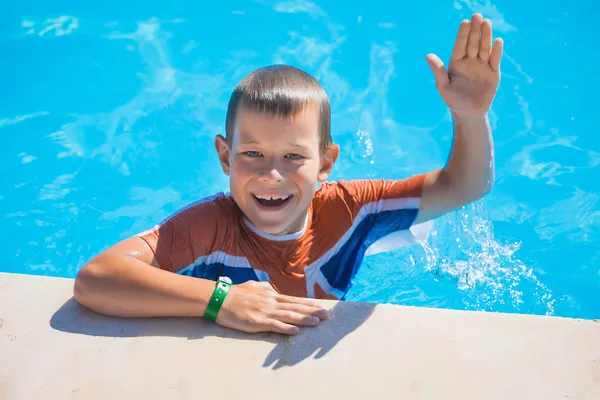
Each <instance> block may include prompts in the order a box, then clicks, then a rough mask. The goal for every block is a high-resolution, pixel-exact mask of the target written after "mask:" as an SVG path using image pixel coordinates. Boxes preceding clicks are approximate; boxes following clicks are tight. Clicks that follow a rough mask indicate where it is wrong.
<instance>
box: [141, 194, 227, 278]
mask: <svg viewBox="0 0 600 400" xmlns="http://www.w3.org/2000/svg"><path fill="white" fill-rule="evenodd" d="M226 208H227V203H226V202H224V201H223V200H222V199H219V198H211V199H210V200H209V199H206V200H201V201H199V202H197V203H194V204H192V205H190V206H188V207H185V208H183V209H181V210H179V211H178V212H176V213H175V214H173V215H172V216H170V217H169V218H167V219H166V220H165V221H163V222H162V223H160V224H159V225H157V226H156V227H154V228H153V229H151V230H149V231H146V232H143V233H141V234H139V235H138V236H139V237H141V238H142V239H143V240H145V241H146V243H148V245H149V246H150V248H151V249H152V251H153V252H154V254H155V256H156V259H157V261H158V264H159V266H160V268H161V269H164V270H167V271H172V272H178V271H180V270H181V269H183V268H185V267H188V266H190V265H192V264H194V262H195V261H196V260H197V259H198V258H200V257H202V256H208V255H209V254H211V253H212V252H214V251H216V250H217V249H220V247H221V246H222V244H223V243H224V238H226V237H227V235H228V231H230V230H231V229H230V226H231V221H229V217H228V212H227V210H226ZM229 214H231V213H229Z"/></svg>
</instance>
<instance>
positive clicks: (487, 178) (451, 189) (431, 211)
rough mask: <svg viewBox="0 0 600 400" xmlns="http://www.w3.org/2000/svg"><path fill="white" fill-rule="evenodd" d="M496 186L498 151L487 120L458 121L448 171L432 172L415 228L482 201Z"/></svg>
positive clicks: (464, 119)
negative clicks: (495, 171) (495, 165)
mask: <svg viewBox="0 0 600 400" xmlns="http://www.w3.org/2000/svg"><path fill="white" fill-rule="evenodd" d="M493 182H494V149H493V141H492V133H491V129H490V125H489V120H488V118H487V116H485V117H479V118H461V117H457V116H455V118H454V141H453V143H452V150H451V152H450V156H449V158H448V162H447V163H446V166H445V167H444V168H440V169H438V170H435V171H432V172H429V173H428V174H427V175H426V177H425V182H424V184H423V194H422V196H421V202H420V205H419V213H418V215H417V219H416V220H415V224H418V223H420V222H424V221H427V220H430V219H433V218H436V217H439V216H441V215H443V214H446V213H448V212H450V211H452V210H455V209H457V208H460V207H462V206H464V205H465V204H468V203H471V202H473V201H476V200H479V199H480V198H482V197H483V196H485V195H486V194H487V192H488V191H489V190H490V189H491V188H492V185H493Z"/></svg>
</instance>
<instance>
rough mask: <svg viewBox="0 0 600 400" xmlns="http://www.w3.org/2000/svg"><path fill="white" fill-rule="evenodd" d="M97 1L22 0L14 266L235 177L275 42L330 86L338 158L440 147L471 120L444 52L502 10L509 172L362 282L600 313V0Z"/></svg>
mask: <svg viewBox="0 0 600 400" xmlns="http://www.w3.org/2000/svg"><path fill="white" fill-rule="evenodd" d="M86 3H87V2H75V1H72V0H71V1H53V2H42V1H14V0H9V1H7V2H6V1H5V2H3V5H2V7H1V9H2V12H0V22H1V24H0V49H1V51H2V57H0V88H1V91H0V93H1V101H0V149H1V150H0V151H1V155H2V157H1V158H0V168H1V169H2V179H1V180H0V237H1V238H2V239H1V242H0V243H1V244H0V256H1V257H0V260H2V263H1V264H0V271H4V272H18V273H26V274H36V275H50V276H61V277H74V276H75V274H76V273H77V271H78V269H79V268H80V267H81V266H82V265H83V263H84V262H85V261H86V260H88V259H89V258H90V257H92V256H93V255H94V254H97V253H98V252H100V251H101V250H103V249H105V248H107V247H108V246H110V245H111V244H113V243H115V242H116V241H118V240H121V239H123V238H125V237H127V236H129V235H131V234H133V233H136V232H139V231H142V230H145V229H147V228H149V227H151V226H152V225H153V224H155V223H156V222H158V221H160V220H162V219H163V218H164V217H165V216H167V215H169V214H170V213H172V212H174V211H175V210H177V209H178V208H180V207H182V206H185V205H186V204H188V203H190V202H193V201H195V200H196V199H198V198H200V197H204V196H206V195H209V194H211V193H213V192H215V191H221V190H228V184H227V180H226V177H225V176H224V175H222V173H221V172H220V170H219V168H218V165H217V158H216V155H215V153H214V150H213V147H212V140H213V137H214V135H215V134H217V133H222V132H223V131H224V121H225V110H226V105H227V101H228V98H229V95H230V93H231V90H232V89H233V88H234V86H235V85H236V83H237V82H238V81H239V80H240V79H241V78H242V77H243V76H244V75H245V74H247V73H248V72H250V71H251V70H253V69H255V68H257V67H260V66H263V65H266V64H272V63H288V64H292V65H295V66H298V67H301V68H303V69H305V70H307V71H308V72H310V73H311V74H313V75H314V76H315V77H317V78H318V79H319V80H320V81H321V82H322V84H323V86H324V87H325V88H326V90H327V91H328V93H329V94H330V97H331V101H332V106H333V124H332V129H333V135H334V140H336V141H337V142H338V143H339V144H340V146H341V149H342V156H341V160H340V162H339V163H338V165H337V166H336V169H335V172H334V175H333V177H332V179H339V178H342V177H343V178H346V179H351V178H359V177H367V178H377V177H389V178H403V177H406V176H408V175H410V174H412V173H418V172H423V171H426V170H429V169H432V168H437V167H440V166H441V165H443V163H444V162H445V160H446V157H447V154H448V151H449V149H450V143H451V139H452V127H451V123H450V118H449V115H448V112H447V110H446V109H445V108H444V105H443V103H442V101H441V100H440V98H439V96H438V94H437V92H436V91H435V88H434V85H433V77H432V75H431V72H430V70H429V68H428V66H427V63H426V61H425V55H426V54H427V53H429V52H435V53H437V54H439V55H440V56H441V57H442V59H444V60H447V59H448V56H449V53H450V51H451V48H452V44H453V40H454V37H455V33H456V28H457V26H458V23H459V22H460V20H461V19H462V18H466V17H467V18H468V17H469V16H470V15H471V13H472V12H474V11H481V12H482V13H483V14H484V16H486V17H491V18H492V21H493V24H494V28H495V33H496V34H497V35H500V36H502V37H503V38H504V41H505V56H504V59H503V63H502V72H503V75H502V82H501V84H500V89H499V92H498V95H497V97H496V100H495V103H494V106H493V110H492V112H491V121H492V125H493V128H494V138H495V146H496V162H497V164H496V165H497V180H496V185H495V187H494V189H493V191H492V192H491V193H490V194H489V195H488V196H487V197H486V198H485V199H484V200H482V201H480V202H477V203H475V204H473V205H471V206H468V207H465V208H464V209H461V210H459V211H457V212H455V213H452V214H450V215H448V216H446V217H442V218H440V219H438V220H436V221H435V224H434V232H433V235H432V236H431V238H430V239H429V242H428V243H427V244H426V245H425V246H424V247H417V246H415V247H411V248H406V249H402V250H399V251H395V252H392V253H385V254H379V255H375V256H371V257H368V258H367V259H366V260H365V263H364V266H363V268H362V269H361V271H360V272H359V275H358V276H357V277H356V280H355V286H354V287H353V289H352V291H351V293H350V295H349V296H348V299H349V300H356V301H374V302H390V303H395V304H405V305H416V306H427V307H443V308H454V309H466V310H486V311H500V312H516V313H530V314H548V315H558V316H569V317H580V318H599V317H600V236H599V233H600V203H599V199H600V197H599V196H600V184H599V183H598V178H597V176H596V175H598V173H599V172H600V167H599V165H600V139H599V138H598V134H597V131H598V129H597V118H596V117H595V115H597V108H598V105H599V102H598V101H597V97H596V96H597V93H599V92H600V84H599V83H598V82H599V81H598V79H597V68H598V67H597V65H598V61H599V56H598V52H597V51H595V50H594V49H595V46H596V44H597V43H598V39H600V37H599V33H598V30H597V29H594V28H593V27H594V26H595V24H596V20H595V17H594V16H595V15H596V14H597V11H598V8H599V7H598V6H597V5H595V4H592V3H591V2H586V1H584V0H574V1H571V2H562V1H557V0H552V1H542V0H533V1H532V2H529V3H527V2H523V1H518V2H517V1H509V0H499V1H496V0H493V1H492V0H486V1H484V0H481V1H477V0H455V1H441V0H440V1H433V2H417V1H414V2H395V1H391V0H388V1H379V0H372V1H368V2H357V4H354V2H350V3H347V2H335V1H319V2H318V5H317V3H316V2H315V3H311V2H309V1H303V0H292V1H281V2H277V1H268V0H259V1H254V2H250V1H246V0H244V1H241V0H238V1H233V2H232V1H227V2H192V1H177V0H175V1H168V2H142V1H133V2H123V1H113V0H107V1H104V2H100V3H98V2H95V3H94V4H96V5H95V6H90V5H83V4H86ZM100 4H101V5H100ZM208 4H210V5H208ZM338 7H339V8H338ZM534 10H537V11H534ZM539 10H543V12H540V11H539Z"/></svg>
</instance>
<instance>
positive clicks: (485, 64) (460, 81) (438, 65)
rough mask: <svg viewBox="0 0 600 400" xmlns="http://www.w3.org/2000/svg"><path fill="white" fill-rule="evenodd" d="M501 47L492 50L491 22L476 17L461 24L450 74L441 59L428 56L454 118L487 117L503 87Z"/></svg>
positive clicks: (497, 42)
mask: <svg viewBox="0 0 600 400" xmlns="http://www.w3.org/2000/svg"><path fill="white" fill-rule="evenodd" d="M502 47H503V41H502V39H500V38H496V39H495V40H494V42H493V46H492V22H491V21H490V20H489V19H483V17H482V16H481V14H479V13H475V14H473V16H472V17H471V20H470V21H469V20H464V21H462V22H461V24H460V27H459V29H458V35H457V37H456V41H455V42H454V48H453V51H452V57H451V59H450V62H449V64H448V70H446V68H445V67H444V63H443V62H442V61H441V60H440V58H439V57H438V56H436V55H435V54H428V55H427V62H428V63H429V66H430V67H431V70H432V71H433V75H434V76H435V80H436V88H437V90H438V92H439V93H440V95H441V96H442V99H443V100H444V102H445V103H446V105H447V106H448V107H449V108H450V109H451V110H452V112H453V113H454V114H456V115H458V116H461V117H467V118H468V117H481V116H485V115H486V114H487V112H488V110H489V108H490V106H491V105H492V102H493V100H494V97H495V96H496V90H497V89H498V84H499V83H500V58H501V57H502Z"/></svg>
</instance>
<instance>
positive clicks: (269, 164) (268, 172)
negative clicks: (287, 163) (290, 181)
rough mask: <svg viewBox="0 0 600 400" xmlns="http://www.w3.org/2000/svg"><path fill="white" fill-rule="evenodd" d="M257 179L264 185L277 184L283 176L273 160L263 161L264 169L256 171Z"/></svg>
mask: <svg viewBox="0 0 600 400" xmlns="http://www.w3.org/2000/svg"><path fill="white" fill-rule="evenodd" d="M258 177H259V179H260V180H261V181H263V182H265V183H278V182H281V181H282V180H283V175H282V174H281V172H280V169H279V168H278V166H277V162H276V160H274V159H273V158H271V159H266V160H265V164H264V167H263V168H261V169H260V170H259V171H258Z"/></svg>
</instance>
